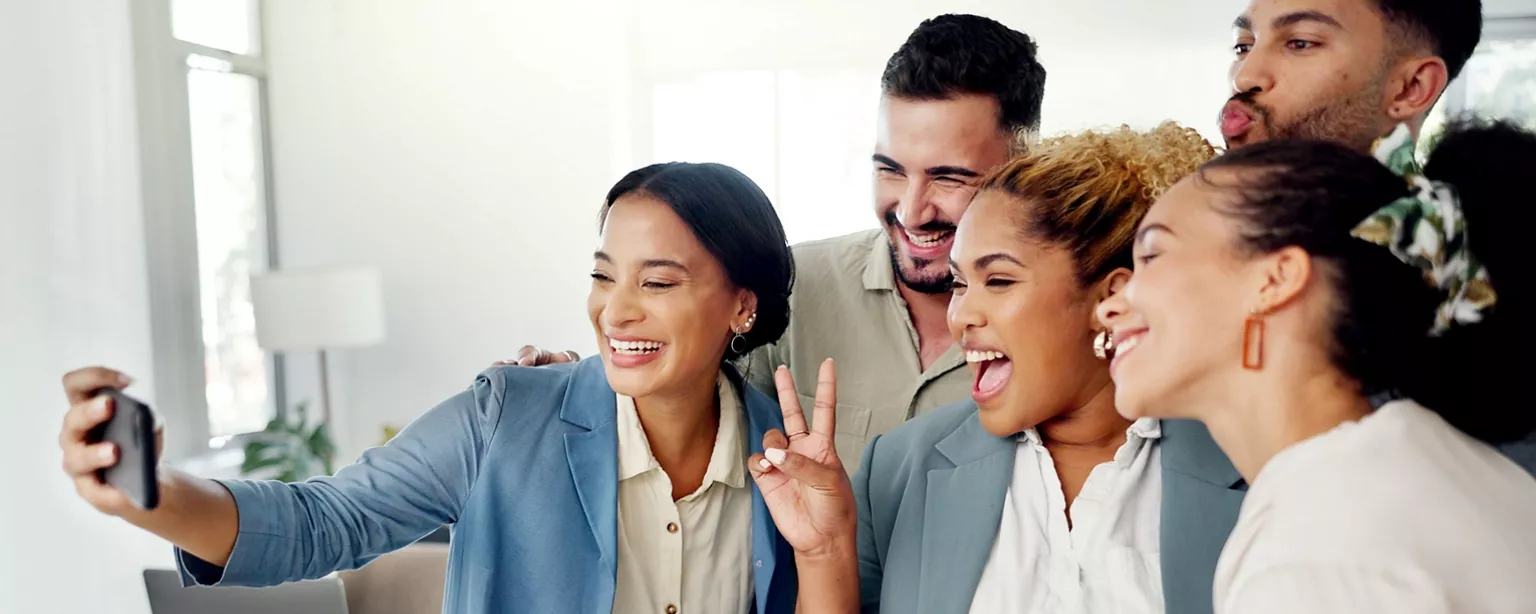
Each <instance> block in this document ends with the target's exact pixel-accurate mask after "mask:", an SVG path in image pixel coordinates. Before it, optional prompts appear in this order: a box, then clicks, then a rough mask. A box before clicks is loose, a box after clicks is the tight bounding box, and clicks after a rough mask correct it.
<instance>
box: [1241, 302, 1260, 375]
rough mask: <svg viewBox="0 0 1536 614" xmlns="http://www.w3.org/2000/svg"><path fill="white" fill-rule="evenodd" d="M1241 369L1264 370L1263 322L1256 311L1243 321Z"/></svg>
mask: <svg viewBox="0 0 1536 614" xmlns="http://www.w3.org/2000/svg"><path fill="white" fill-rule="evenodd" d="M1243 368H1244V369H1248V370H1250V371H1258V370H1260V369H1263V368H1264V320H1261V319H1259V316H1258V310H1254V312H1253V314H1252V315H1249V316H1248V319H1247V320H1244V321H1243Z"/></svg>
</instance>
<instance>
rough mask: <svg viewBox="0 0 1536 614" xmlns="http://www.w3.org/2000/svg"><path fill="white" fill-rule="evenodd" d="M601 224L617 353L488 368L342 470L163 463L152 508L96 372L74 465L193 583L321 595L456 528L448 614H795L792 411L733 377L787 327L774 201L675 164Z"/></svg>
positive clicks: (70, 380) (607, 309)
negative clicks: (311, 472) (782, 525)
mask: <svg viewBox="0 0 1536 614" xmlns="http://www.w3.org/2000/svg"><path fill="white" fill-rule="evenodd" d="M599 228H600V231H601V238H600V245H599V247H598V250H597V252H596V253H595V254H594V256H593V269H592V287H591V291H590V293H589V296H588V303H587V307H588V316H589V319H590V321H591V324H592V328H593V332H594V333H595V334H596V336H597V341H598V345H599V347H600V348H601V352H600V355H599V356H596V357H593V358H589V359H587V360H585V361H582V362H580V363H576V364H569V365H561V366H557V367H549V368H539V369H522V368H511V367H498V368H492V369H490V370H487V371H485V372H483V373H481V374H480V375H479V376H478V377H477V378H475V380H474V382H473V383H472V385H470V387H469V388H468V389H467V390H465V391H463V392H461V393H459V394H456V395H454V396H452V397H450V398H449V399H448V400H446V401H444V402H443V403H441V404H439V405H438V406H437V407H435V408H433V409H431V410H430V411H428V412H426V414H424V415H423V416H422V417H420V418H419V419H417V420H416V421H415V422H413V423H412V424H411V425H410V426H409V427H407V428H406V429H405V430H403V431H402V432H401V433H400V434H399V435H398V436H397V437H396V438H395V439H393V440H392V441H390V442H389V443H388V444H387V445H384V446H381V447H377V448H373V449H370V450H368V451H367V452H365V453H363V455H362V457H361V458H360V459H359V460H358V461H357V462H356V463H354V464H352V465H351V466H348V467H345V468H343V469H341V470H340V471H338V472H337V473H336V475H335V476H327V477H319V478H315V479H311V480H309V481H306V482H303V483H294V484H289V483H280V482H274V481H249V480H210V479H203V478H198V477H195V476H191V475H188V474H186V473H183V472H180V471H176V470H174V469H169V468H167V469H163V470H162V472H161V474H160V475H161V477H160V484H159V495H160V504H159V506H158V507H156V508H155V509H154V510H152V511H144V510H140V509H137V508H135V507H133V506H132V505H130V504H129V503H128V500H127V498H126V497H125V496H124V495H123V493H121V492H118V491H116V490H114V489H112V488H111V487H109V486H106V485H104V484H102V483H101V482H99V481H98V480H97V478H96V471H97V470H99V469H101V468H103V467H108V466H111V465H113V464H114V463H115V462H116V460H117V455H118V451H117V450H116V449H115V448H114V447H113V446H112V444H110V443H104V444H94V445H93V444H89V443H87V432H88V431H90V430H91V429H92V428H93V427H95V426H96V425H97V424H100V423H101V422H103V421H104V420H106V419H108V417H109V416H110V415H111V413H112V411H113V407H112V404H111V402H110V398H109V397H107V396H94V394H95V392H94V391H96V390H98V389H100V388H102V387H118V388H121V387H124V386H126V385H127V384H128V383H129V382H128V379H127V378H126V377H125V376H124V375H122V374H120V373H117V372H114V371H111V370H108V369H103V368H90V369H82V370H79V371H75V372H72V373H70V374H68V375H66V376H65V378H64V386H65V389H66V393H67V394H68V397H69V401H70V404H71V408H70V410H69V413H68V414H67V415H66V416H65V421H64V428H63V432H62V434H61V436H60V445H61V447H62V448H63V452H64V461H65V471H66V473H68V474H69V476H70V477H71V478H72V479H73V480H74V483H75V487H76V490H77V491H78V492H79V494H80V496H81V497H82V498H84V499H85V500H86V501H88V502H90V503H91V504H92V505H94V506H95V507H96V508H97V509H98V510H101V511H102V512H104V513H107V514H111V515H114V516H119V517H121V518H123V519H124V520H126V521H128V522H130V523H132V524H134V525H137V526H139V527H142V528H144V529H146V530H148V531H150V532H152V533H154V534H156V535H159V536H161V537H163V538H165V539H167V540H169V541H170V542H171V543H173V544H175V545H176V547H177V549H178V551H177V559H178V564H179V566H180V567H181V571H182V574H183V578H184V580H185V581H186V582H187V583H195V584H208V585H247V586H259V585H271V584H278V583H282V582H291V581H296V580H301V579H307V578H316V577H320V576H324V575H326V574H328V573H330V572H333V571H337V570H343V569H350V568H356V567H359V566H362V565H364V564H367V563H368V562H369V561H370V560H372V559H373V558H375V557H377V556H379V555H382V554H384V553H387V552H390V551H392V550H395V549H398V548H401V547H404V546H406V545H408V544H410V543H412V542H414V541H416V540H417V539H420V538H421V537H423V536H425V535H426V534H428V533H430V532H432V531H433V530H436V529H437V528H438V527H440V526H442V525H444V524H450V525H452V527H453V539H452V543H451V545H450V555H449V561H448V573H447V584H446V591H445V596H444V603H443V608H444V611H448V612H477V613H479V612H508V613H511V612H582V613H590V614H599V613H603V614H606V613H608V612H618V613H625V612H645V613H647V614H651V613H657V612H661V613H666V614H676V613H678V612H736V613H743V614H744V613H746V612H752V611H755V612H759V613H763V614H777V613H788V612H791V611H793V609H794V603H795V596H796V576H795V571H794V569H795V568H794V560H793V558H792V557H793V553H792V551H791V550H790V549H789V547H788V545H787V544H786V543H785V541H784V539H783V538H782V537H780V535H779V533H778V531H777V530H776V529H775V527H774V524H773V522H772V521H771V520H770V518H769V516H768V512H767V508H766V507H765V504H764V502H763V498H762V495H761V493H760V492H759V491H758V490H757V489H756V487H755V486H754V485H753V484H752V483H751V481H750V480H749V479H748V477H747V476H748V472H747V470H746V461H747V457H748V455H749V454H751V453H753V452H756V451H758V450H760V447H759V443H760V442H761V441H762V440H763V436H764V434H765V433H766V432H767V431H770V430H774V429H782V428H783V424H782V422H781V418H780V411H779V408H778V406H777V405H776V404H775V403H774V402H773V401H772V400H770V399H768V398H767V397H766V396H763V395H762V394H761V393H758V392H756V391H755V390H753V389H752V388H751V387H750V386H746V385H744V384H743V382H742V379H741V376H740V375H739V374H738V373H737V371H736V370H735V368H734V367H733V366H732V364H731V361H732V360H733V359H734V358H736V357H739V356H741V355H743V354H745V353H747V352H750V351H751V350H752V349H753V348H756V347H758V346H760V345H762V344H765V343H770V342H772V341H774V340H775V339H777V338H778V337H779V335H780V334H782V332H783V330H784V328H785V325H786V322H787V321H788V317H789V306H788V305H789V303H788V298H789V293H790V287H791V284H792V280H793V276H794V265H793V263H792V261H791V257H790V252H789V248H788V246H787V244H786V241H785V237H784V231H783V228H782V226H781V225H780V223H779V220H778V217H777V216H776V214H775V213H774V209H773V206H772V204H771V203H769V201H768V198H767V197H766V196H765V195H764V194H763V192H762V191H761V190H760V189H758V187H757V186H756V185H754V184H753V183H752V181H751V180H750V179H748V178H747V177H746V176H745V175H742V174H741V173H739V172H737V171H735V170H734V169H731V168H729V167H725V166H720V165H713V164H702V165H700V164H681V163H673V164H661V165H655V166H650V167H646V168H643V169H640V170H637V171H635V172H633V173H630V174H629V175H628V176H626V177H624V178H623V179H622V180H620V181H619V183H618V184H617V185H615V186H614V187H613V188H612V190H610V191H609V193H608V196H607V198H606V199H605V202H604V204H603V206H602V210H601V222H600V227H599ZM486 283H502V281H501V280H487V281H486Z"/></svg>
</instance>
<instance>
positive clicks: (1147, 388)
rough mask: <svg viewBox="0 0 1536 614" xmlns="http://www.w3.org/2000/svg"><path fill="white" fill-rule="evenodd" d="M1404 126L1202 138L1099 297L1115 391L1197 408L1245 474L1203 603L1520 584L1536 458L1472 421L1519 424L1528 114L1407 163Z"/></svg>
mask: <svg viewBox="0 0 1536 614" xmlns="http://www.w3.org/2000/svg"><path fill="white" fill-rule="evenodd" d="M1394 144H1395V145H1397V147H1394ZM1411 148H1412V141H1411V138H1410V135H1409V132H1408V130H1407V129H1406V128H1400V129H1399V130H1398V131H1397V132H1395V133H1393V134H1392V135H1390V136H1389V137H1388V138H1387V139H1385V140H1384V141H1383V144H1382V145H1381V146H1380V147H1379V148H1378V156H1379V160H1380V161H1378V159H1373V158H1372V157H1371V156H1367V155H1364V154H1361V153H1357V152H1355V151H1352V150H1349V149H1346V148H1345V147H1343V146H1341V145H1338V144H1336V143H1328V142H1322V141H1305V140H1294V141H1271V142H1265V143H1259V144H1256V145H1251V146H1248V147H1244V148H1241V149H1237V150H1235V151H1233V152H1231V153H1228V154H1227V155H1225V156H1222V157H1221V158H1218V159H1216V160H1215V161H1212V162H1211V163H1210V164H1208V165H1206V166H1205V167H1204V168H1203V169H1202V170H1201V171H1200V172H1199V173H1198V174H1196V175H1194V176H1193V177H1191V178H1189V179H1186V180H1185V181H1183V182H1181V183H1180V184H1179V185H1178V186H1175V187H1174V188H1173V189H1172V190H1169V191H1168V193H1167V194H1166V195H1164V196H1163V198H1161V199H1159V200H1158V202H1157V204H1156V205H1155V206H1153V207H1152V210H1151V211H1150V212H1149V213H1148V214H1147V217H1146V219H1145V220H1143V222H1142V225H1141V229H1140V231H1139V234H1138V240H1137V241H1136V254H1137V264H1136V272H1135V275H1134V277H1133V278H1132V280H1131V281H1130V283H1129V284H1127V286H1126V289H1125V291H1124V292H1122V293H1120V294H1118V295H1116V296H1115V297H1112V298H1111V299H1110V300H1108V301H1106V302H1104V303H1103V304H1101V305H1100V307H1099V312H1100V317H1101V319H1102V320H1103V322H1104V323H1105V325H1106V326H1110V327H1111V328H1112V329H1113V330H1114V337H1115V340H1116V341H1117V343H1118V344H1119V348H1120V349H1119V353H1118V355H1117V356H1116V358H1115V363H1114V364H1113V365H1112V366H1111V370H1112V372H1113V374H1114V378H1115V384H1116V405H1117V406H1118V407H1119V409H1120V412H1121V413H1122V414H1124V415H1125V416H1126V417H1128V418H1137V419H1140V418H1144V417H1157V418H1186V419H1196V420H1199V421H1201V422H1203V423H1205V424H1206V426H1208V427H1209V428H1210V431H1211V434H1212V436H1213V437H1214V438H1215V440H1216V443H1217V444H1218V445H1220V446H1221V449H1222V451H1224V452H1226V454H1227V456H1229V457H1230V458H1231V459H1232V462H1233V464H1234V465H1235V466H1236V467H1237V470H1238V471H1240V472H1241V473H1242V475H1243V477H1244V479H1246V480H1247V481H1248V483H1249V491H1248V494H1247V497H1246V498H1245V500H1244V501H1243V507H1242V513H1241V515H1240V516H1239V517H1238V521H1237V526H1236V528H1234V529H1233V530H1232V534H1231V536H1230V537H1229V538H1228V540H1227V542H1226V545H1225V547H1224V549H1223V550H1222V554H1221V560H1220V563H1219V565H1218V567H1217V570H1216V581H1215V590H1214V594H1215V598H1216V611H1217V612H1232V613H1249V614H1251V613H1260V612H1274V613H1280V612H1287V613H1289V612H1312V613H1319V614H1331V613H1337V614H1345V613H1351V614H1353V613H1360V612H1384V613H1385V612H1393V613H1397V612H1445V613H1456V612H1467V613H1473V612H1476V613H1479V614H1501V613H1507V614H1517V613H1526V612H1530V611H1531V608H1532V604H1536V584H1533V583H1532V582H1531V578H1532V577H1536V531H1532V527H1531V518H1532V514H1533V513H1536V481H1533V480H1532V479H1531V476H1530V475H1529V474H1528V473H1527V472H1526V471H1525V470H1524V469H1522V468H1521V467H1520V466H1518V465H1516V464H1515V463H1514V462H1511V460H1510V459H1509V458H1506V457H1504V456H1503V455H1501V454H1500V453H1499V451H1498V450H1497V449H1495V448H1494V447H1493V446H1491V445H1489V444H1490V443H1501V442H1508V441H1514V440H1518V439H1521V438H1523V437H1525V436H1527V435H1528V434H1529V433H1530V432H1531V430H1532V428H1533V426H1536V412H1532V411H1531V409H1530V407H1529V397H1530V394H1529V391H1528V387H1527V386H1526V384H1525V380H1526V378H1529V376H1530V369H1529V367H1530V360H1529V355H1528V353H1527V352H1526V348H1528V347H1529V346H1530V343H1531V341H1532V337H1531V335H1530V331H1531V326H1530V324H1529V323H1530V321H1531V317H1532V315H1533V312H1532V309H1531V304H1530V303H1529V299H1528V291H1527V289H1526V288H1528V287H1529V284H1530V279H1531V270H1530V269H1531V265H1530V262H1531V260H1530V256H1529V253H1528V249H1529V248H1528V247H1527V246H1526V244H1527V243H1528V240H1527V239H1526V237H1525V235H1526V234H1528V232H1529V231H1528V228H1529V225H1528V224H1523V223H1521V222H1522V221H1526V220H1529V218H1530V213H1529V208H1530V207H1529V204H1530V202H1531V195H1530V188H1529V178H1528V175H1529V173H1530V170H1531V169H1532V168H1536V134H1531V133H1530V132H1527V131H1524V130H1521V129H1519V128H1516V127H1514V126H1513V125H1508V124H1496V125H1491V126H1479V125H1458V126H1456V127H1454V128H1453V129H1451V130H1450V132H1449V134H1448V136H1446V137H1445V138H1444V140H1443V141H1442V142H1441V144H1440V145H1439V146H1438V147H1437V148H1436V149H1435V151H1434V152H1433V153H1432V154H1431V156H1430V162H1429V164H1428V166H1427V167H1426V169H1425V170H1426V172H1424V173H1420V171H1419V170H1418V169H1417V168H1414V164H1413V156H1412V151H1411ZM1383 162H1386V164H1383ZM1394 170H1395V171H1399V173H1401V174H1398V173H1394V172H1393V171H1394ZM1378 399H1380V400H1385V402H1384V403H1377V402H1375V401H1376V400H1378Z"/></svg>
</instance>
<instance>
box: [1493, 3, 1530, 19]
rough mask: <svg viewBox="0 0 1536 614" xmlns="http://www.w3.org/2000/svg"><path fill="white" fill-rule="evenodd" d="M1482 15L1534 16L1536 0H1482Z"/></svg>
mask: <svg viewBox="0 0 1536 614" xmlns="http://www.w3.org/2000/svg"><path fill="white" fill-rule="evenodd" d="M1483 17H1484V18H1488V17H1536V0H1483Z"/></svg>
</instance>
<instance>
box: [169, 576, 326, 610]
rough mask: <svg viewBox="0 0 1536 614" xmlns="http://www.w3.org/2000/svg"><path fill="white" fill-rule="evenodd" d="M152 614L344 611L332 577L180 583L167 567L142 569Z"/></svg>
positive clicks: (178, 577) (177, 577)
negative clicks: (256, 584)
mask: <svg viewBox="0 0 1536 614" xmlns="http://www.w3.org/2000/svg"><path fill="white" fill-rule="evenodd" d="M144 588H145V589H146V590H147V591H148V592H149V610H150V612H152V613H153V614H205V613H213V614H269V613H271V612H281V613H283V614H347V596H346V593H345V592H343V591H342V587H341V580H339V579H337V578H335V577H334V576H333V577H329V578H321V579H319V580H305V581H303V582H293V583H290V584H283V585H279V586H269V587H264V588H243V587H210V586H189V587H185V588H183V587H182V586H181V576H180V575H179V574H177V572H176V571H175V570H171V569H146V570H144Z"/></svg>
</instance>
